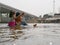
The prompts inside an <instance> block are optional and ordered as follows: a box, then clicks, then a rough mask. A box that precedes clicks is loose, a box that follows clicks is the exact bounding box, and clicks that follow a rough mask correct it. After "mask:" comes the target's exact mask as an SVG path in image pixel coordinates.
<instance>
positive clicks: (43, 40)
mask: <svg viewBox="0 0 60 45" xmlns="http://www.w3.org/2000/svg"><path fill="white" fill-rule="evenodd" d="M0 27H7V24H0ZM19 31H20V32H19ZM15 32H16V34H15V35H16V36H17V38H12V37H11V36H13V35H12V34H11V31H10V30H9V28H0V45H60V24H58V23H49V24H47V23H45V24H44V23H40V24H38V23H37V26H36V27H35V28H34V27H33V24H28V26H27V27H26V28H24V29H22V30H16V31H15Z"/></svg>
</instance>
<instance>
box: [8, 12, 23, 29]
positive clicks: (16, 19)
mask: <svg viewBox="0 0 60 45" xmlns="http://www.w3.org/2000/svg"><path fill="white" fill-rule="evenodd" d="M23 16H24V12H23V13H22V14H20V13H19V12H15V11H11V12H10V15H9V17H10V22H8V26H9V27H10V30H16V29H19V30H20V29H21V26H20V25H21V22H22V19H23Z"/></svg>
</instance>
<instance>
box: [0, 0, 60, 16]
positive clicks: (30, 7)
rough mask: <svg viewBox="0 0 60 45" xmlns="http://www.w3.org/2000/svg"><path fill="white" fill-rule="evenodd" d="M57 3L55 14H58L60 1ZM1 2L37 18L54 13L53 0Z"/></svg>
mask: <svg viewBox="0 0 60 45" xmlns="http://www.w3.org/2000/svg"><path fill="white" fill-rule="evenodd" d="M55 1H56V2H55V12H58V11H59V10H58V9H59V8H60V0H55ZM0 2H1V3H3V4H6V5H9V6H11V7H14V8H17V9H20V10H22V11H25V12H28V13H31V14H34V15H36V16H40V15H43V14H46V13H51V12H53V0H0Z"/></svg>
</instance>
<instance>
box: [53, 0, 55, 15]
mask: <svg viewBox="0 0 60 45" xmlns="http://www.w3.org/2000/svg"><path fill="white" fill-rule="evenodd" d="M54 14H55V0H53V15H54Z"/></svg>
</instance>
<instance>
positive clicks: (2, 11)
mask: <svg viewBox="0 0 60 45" xmlns="http://www.w3.org/2000/svg"><path fill="white" fill-rule="evenodd" d="M11 10H13V11H16V12H20V13H22V12H24V11H21V10H19V9H16V8H13V7H11V6H8V5H4V4H2V3H0V22H9V21H10V18H9V14H10V11H11ZM24 13H25V16H24V17H25V20H26V22H31V23H33V22H37V19H38V17H36V16H34V15H32V14H29V13H26V12H24ZM34 20H35V21H34Z"/></svg>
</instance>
